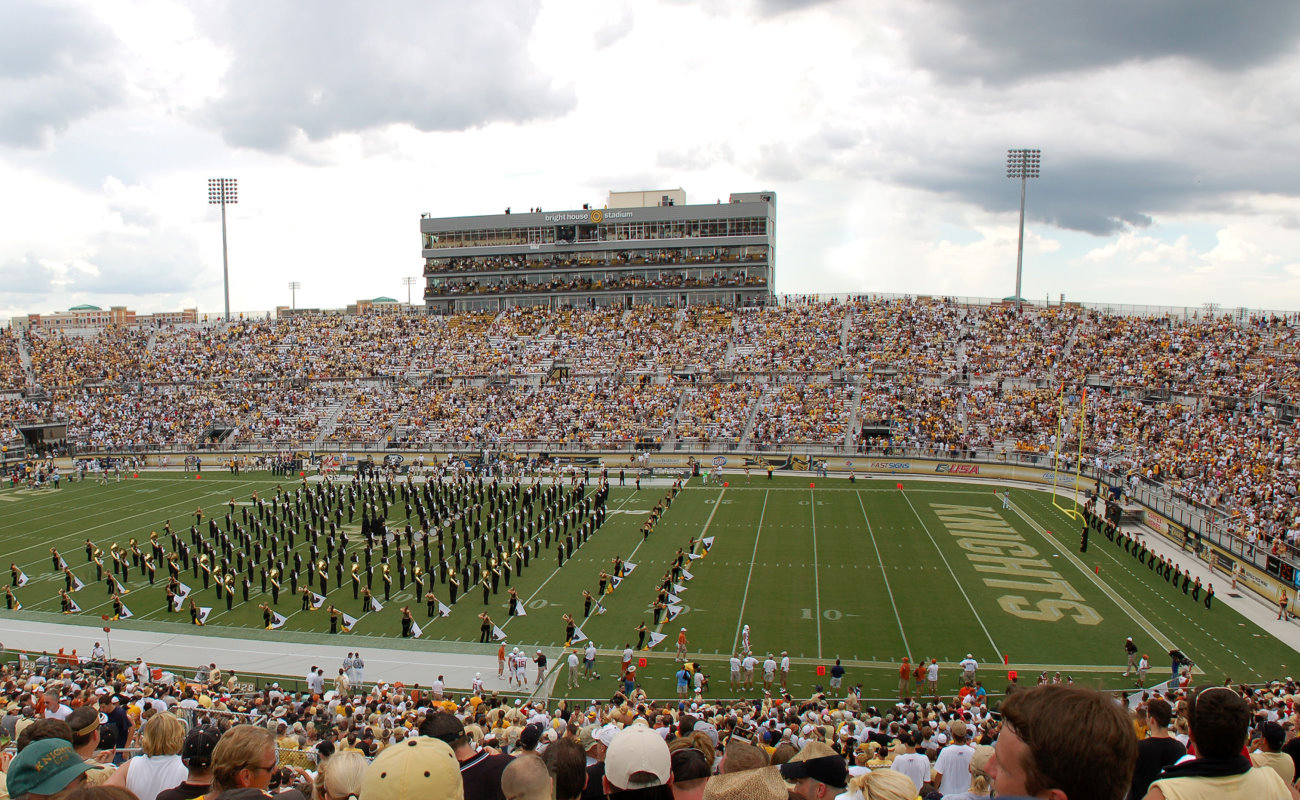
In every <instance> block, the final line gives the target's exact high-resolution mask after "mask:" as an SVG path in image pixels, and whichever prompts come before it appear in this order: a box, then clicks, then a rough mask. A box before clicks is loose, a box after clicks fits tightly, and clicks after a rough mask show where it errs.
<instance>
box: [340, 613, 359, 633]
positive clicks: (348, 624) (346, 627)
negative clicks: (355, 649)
mask: <svg viewBox="0 0 1300 800" xmlns="http://www.w3.org/2000/svg"><path fill="white" fill-rule="evenodd" d="M356 624H357V618H356V617H349V616H348V615H347V614H344V615H343V632H344V633H347V632H348V631H350V630H352V628H353V627H354V626H356Z"/></svg>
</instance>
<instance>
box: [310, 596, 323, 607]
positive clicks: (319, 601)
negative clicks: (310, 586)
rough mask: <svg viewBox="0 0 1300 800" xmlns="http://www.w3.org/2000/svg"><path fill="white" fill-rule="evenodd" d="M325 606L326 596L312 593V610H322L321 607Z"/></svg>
mask: <svg viewBox="0 0 1300 800" xmlns="http://www.w3.org/2000/svg"><path fill="white" fill-rule="evenodd" d="M323 605H325V596H324V595H319V594H316V593H315V592H312V593H311V607H312V609H313V610H315V609H318V608H320V607H321V606H323Z"/></svg>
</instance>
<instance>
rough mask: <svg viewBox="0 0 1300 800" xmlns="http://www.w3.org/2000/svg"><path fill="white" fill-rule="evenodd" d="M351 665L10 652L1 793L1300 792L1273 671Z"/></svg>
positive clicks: (962, 797) (1110, 796) (888, 795)
mask: <svg viewBox="0 0 1300 800" xmlns="http://www.w3.org/2000/svg"><path fill="white" fill-rule="evenodd" d="M357 655H358V656H359V655H360V654H357ZM359 662H360V659H359V658H356V659H354V658H353V654H351V653H349V654H348V657H347V658H346V659H344V661H343V666H342V667H340V668H339V669H338V670H337V677H336V678H335V679H333V680H332V681H330V682H327V681H326V680H325V668H323V667H319V666H313V667H312V668H311V670H310V672H309V675H308V677H307V680H306V681H305V683H304V684H302V685H301V686H298V685H295V686H293V687H291V689H292V690H290V689H282V688H281V685H280V682H279V681H275V680H270V681H267V682H265V683H264V684H263V685H261V686H260V687H259V686H254V685H252V684H248V683H244V682H241V681H240V679H239V678H238V677H237V676H236V675H234V674H230V673H223V672H222V670H221V669H220V668H218V667H217V665H216V664H211V665H208V666H207V667H204V668H200V669H199V670H198V671H197V672H196V673H195V674H194V676H193V677H192V678H189V679H187V678H186V677H185V676H183V675H177V674H174V673H172V672H168V671H164V670H162V669H157V668H154V667H150V666H149V665H148V664H147V663H145V662H144V661H143V660H142V659H137V660H136V661H135V662H134V663H130V662H127V663H116V662H112V661H109V660H108V659H107V658H106V657H105V654H104V652H103V650H102V648H100V647H99V646H98V645H96V647H95V650H94V651H93V652H92V653H91V655H90V657H89V658H86V659H80V658H77V657H75V655H72V656H69V655H64V654H63V653H62V652H60V654H58V655H57V656H52V655H49V654H42V655H41V656H40V657H38V658H35V659H28V658H27V657H26V656H25V655H24V656H23V657H22V658H21V659H20V660H18V661H16V662H10V663H7V664H6V665H5V666H4V667H3V668H0V695H3V697H2V698H0V700H2V701H3V702H4V704H5V711H4V716H3V717H0V733H2V734H3V736H4V737H6V738H8V739H9V740H11V742H12V743H13V746H14V749H15V750H16V753H15V754H14V755H12V756H10V755H6V756H5V757H4V758H3V759H0V767H3V770H2V772H3V775H2V776H0V777H2V778H3V783H2V784H0V785H4V786H7V793H8V796H10V797H13V798H14V799H15V800H27V799H28V798H46V797H58V798H61V799H62V798H78V800H80V799H81V798H87V799H94V798H99V799H103V798H111V799H112V800H126V799H127V798H136V799H137V800H184V799H185V798H194V797H200V796H203V797H207V798H213V800H245V799H246V798H261V797H268V796H272V794H274V795H275V796H279V797H283V798H285V800H298V799H299V798H305V797H311V798H319V799H320V800H326V798H329V799H330V800H347V798H358V800H387V799H388V798H462V797H463V798H472V799H475V800H476V799H477V798H492V799H494V800H495V799H498V798H522V799H523V800H547V799H548V798H557V799H558V798H564V799H566V800H567V799H573V800H576V799H577V798H599V797H606V796H608V797H615V798H620V797H625V798H629V800H630V799H631V798H663V800H668V799H669V798H746V799H747V800H764V799H765V798H773V799H774V800H788V798H799V799H800V800H812V799H813V798H821V797H826V798H846V799H847V800H859V799H861V800H913V798H917V797H925V798H931V797H944V798H957V799H958V800H971V798H980V797H989V796H991V795H996V796H1004V797H1005V796H1035V797H1049V796H1050V797H1063V798H1097V799H1099V800H1121V798H1125V797H1133V798H1143V797H1148V798H1164V797H1168V798H1177V797H1223V798H1238V797H1239V798H1251V799H1252V800H1254V799H1255V798H1288V797H1296V796H1300V795H1298V794H1297V792H1296V789H1295V778H1296V761H1295V759H1296V758H1297V757H1298V756H1300V738H1297V735H1296V734H1297V728H1298V726H1300V708H1297V707H1296V704H1295V698H1296V697H1297V695H1300V686H1298V685H1297V684H1296V683H1295V682H1294V681H1292V680H1290V679H1287V680H1285V681H1275V682H1272V683H1269V684H1266V685H1262V686H1244V685H1239V686H1233V685H1230V684H1228V683H1226V682H1225V683H1223V684H1217V685H1206V686H1201V687H1196V688H1191V687H1187V688H1181V689H1180V688H1172V689H1163V690H1151V691H1149V692H1148V691H1144V692H1142V693H1141V694H1140V695H1135V696H1130V697H1124V696H1116V695H1109V694H1104V693H1101V692H1097V691H1095V690H1090V689H1084V688H1079V687H1075V686H1073V685H1069V684H1068V683H1065V684H1063V683H1047V684H1044V685H1040V686H1037V687H1033V688H1020V687H1019V686H1018V685H1017V684H1016V683H1015V682H1014V680H1013V681H1012V683H1011V684H1009V685H1008V686H1007V689H1006V693H1005V695H1003V696H1001V697H1000V698H999V699H997V700H996V702H994V701H993V700H992V699H990V698H988V697H986V696H984V695H982V694H976V693H974V692H971V691H969V690H970V686H971V685H970V682H969V681H970V677H971V676H972V675H973V674H974V671H973V669H972V670H971V675H966V674H963V677H962V678H961V681H962V686H961V691H959V692H956V693H954V694H947V693H945V695H944V696H943V697H937V696H936V698H935V699H934V700H932V701H931V702H924V703H922V702H918V701H915V700H913V699H911V697H910V696H909V695H910V693H909V692H906V691H904V692H903V695H904V696H903V697H902V698H900V699H898V700H897V701H894V700H891V701H886V702H872V701H866V700H863V699H862V698H861V697H860V695H859V694H858V692H857V691H855V690H854V689H848V690H847V691H845V690H836V689H832V690H831V692H830V693H827V692H824V691H821V688H820V687H818V688H817V691H816V692H815V693H814V694H813V695H811V696H810V697H807V698H799V699H796V698H795V697H793V696H791V695H789V694H788V693H785V692H778V693H776V694H772V693H771V692H766V693H764V695H763V697H762V699H761V700H744V701H723V700H711V699H709V698H707V697H706V696H705V695H704V694H702V693H699V692H697V693H696V694H695V695H694V696H693V697H688V698H684V699H681V700H678V701H675V702H656V701H655V700H652V699H650V698H648V697H647V696H646V695H645V694H644V692H643V691H641V689H640V688H639V687H638V686H637V685H636V684H635V673H634V672H632V673H630V675H629V674H625V675H624V676H623V680H621V681H620V686H626V691H617V692H615V693H613V694H612V695H611V696H610V697H609V698H608V699H607V700H592V701H573V702H570V701H567V700H560V701H556V702H550V703H548V702H545V701H541V700H529V699H527V698H519V699H513V698H511V697H503V696H500V695H498V694H496V693H490V692H485V691H484V690H483V688H482V681H480V680H478V679H477V678H476V679H475V681H474V685H473V687H472V688H471V689H469V690H468V691H463V692H462V691H453V690H452V689H450V688H449V687H448V686H447V685H446V684H445V682H444V680H443V676H441V675H439V676H436V678H435V677H432V676H431V680H430V681H429V683H428V684H427V685H420V684H414V685H411V686H404V685H402V684H400V683H395V684H389V683H386V682H385V681H383V680H378V681H372V682H370V683H365V682H364V680H363V679H364V674H362V673H361V670H360V668H358V667H357V664H358V663H359ZM682 669H683V670H687V669H689V665H687V666H684V667H683V668H682ZM626 672H627V671H626V670H625V673H626ZM285 686H286V687H289V683H288V682H287V681H286V684H285ZM952 688H953V687H951V686H948V687H945V689H948V690H951V689H952ZM299 689H301V690H299ZM94 787H103V788H101V789H98V790H96V789H95V788H94Z"/></svg>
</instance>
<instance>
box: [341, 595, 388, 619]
mask: <svg viewBox="0 0 1300 800" xmlns="http://www.w3.org/2000/svg"><path fill="white" fill-rule="evenodd" d="M370 610H371V611H383V610H384V604H383V603H381V602H379V599H378V598H376V597H372V598H370ZM344 616H347V615H346V614H345V615H344Z"/></svg>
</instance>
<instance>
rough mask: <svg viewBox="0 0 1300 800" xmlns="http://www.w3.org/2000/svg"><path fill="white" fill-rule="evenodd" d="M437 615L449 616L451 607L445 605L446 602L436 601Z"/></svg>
mask: <svg viewBox="0 0 1300 800" xmlns="http://www.w3.org/2000/svg"><path fill="white" fill-rule="evenodd" d="M438 616H440V617H450V616H451V609H450V608H448V607H447V604H446V603H442V602H439V603H438Z"/></svg>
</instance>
